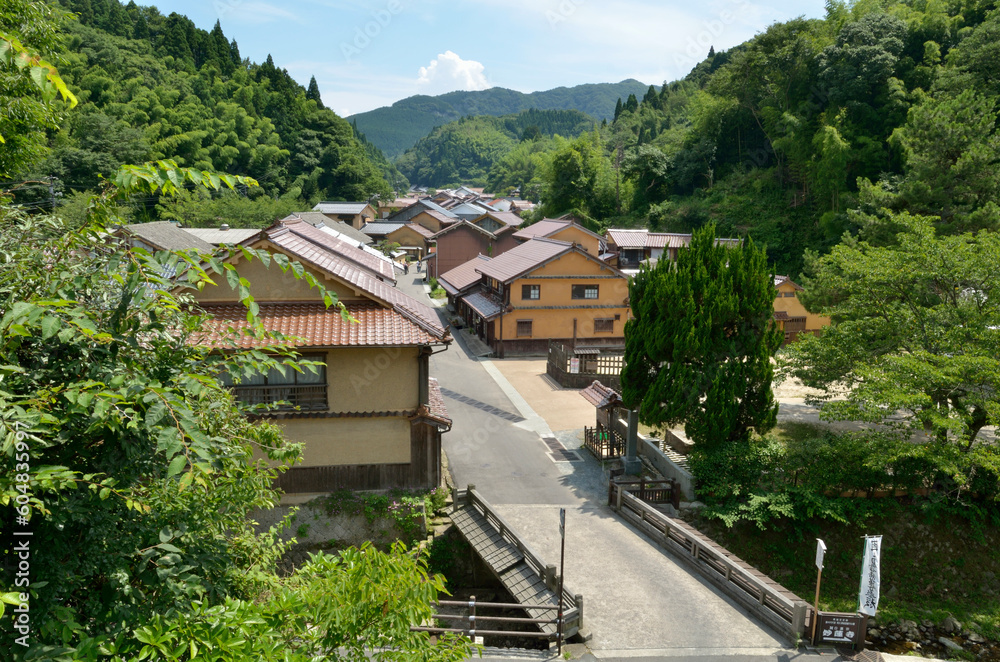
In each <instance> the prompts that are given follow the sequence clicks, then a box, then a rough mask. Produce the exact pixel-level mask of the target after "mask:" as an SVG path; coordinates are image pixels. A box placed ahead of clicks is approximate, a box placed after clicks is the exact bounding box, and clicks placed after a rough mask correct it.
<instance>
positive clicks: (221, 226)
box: [219, 223, 229, 232]
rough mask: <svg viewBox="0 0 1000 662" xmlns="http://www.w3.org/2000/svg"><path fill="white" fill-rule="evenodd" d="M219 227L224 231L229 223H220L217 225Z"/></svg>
mask: <svg viewBox="0 0 1000 662" xmlns="http://www.w3.org/2000/svg"><path fill="white" fill-rule="evenodd" d="M219 229H220V230H222V231H223V232H225V231H226V230H228V229H229V223H223V224H222V225H220V226H219Z"/></svg>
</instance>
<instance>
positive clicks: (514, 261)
mask: <svg viewBox="0 0 1000 662" xmlns="http://www.w3.org/2000/svg"><path fill="white" fill-rule="evenodd" d="M571 250H573V244H571V243H569V242H566V241H558V240H556V239H532V240H530V241H527V242H525V243H523V244H521V245H520V246H515V247H514V248H512V249H510V250H509V251H507V252H505V253H501V254H500V255H498V256H497V257H495V258H493V259H492V260H490V261H489V262H487V263H486V264H484V265H482V266H481V267H480V268H479V271H480V272H481V273H483V274H485V275H487V276H489V277H490V278H495V279H497V280H499V281H501V282H507V281H510V280H513V279H515V278H517V277H518V276H520V275H521V274H524V273H526V272H528V271H531V270H532V269H535V268H537V267H539V266H541V265H542V264H544V263H545V262H548V261H549V260H551V259H552V258H554V257H556V256H557V255H560V254H562V253H566V252H569V251H571Z"/></svg>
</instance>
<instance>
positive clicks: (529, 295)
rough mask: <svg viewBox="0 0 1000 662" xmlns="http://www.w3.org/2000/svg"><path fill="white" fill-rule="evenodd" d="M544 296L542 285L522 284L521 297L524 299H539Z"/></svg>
mask: <svg viewBox="0 0 1000 662" xmlns="http://www.w3.org/2000/svg"><path fill="white" fill-rule="evenodd" d="M541 297H542V286H541V285H522V286H521V298H522V299H524V300H528V299H531V300H533V301H537V300H538V299H540V298H541Z"/></svg>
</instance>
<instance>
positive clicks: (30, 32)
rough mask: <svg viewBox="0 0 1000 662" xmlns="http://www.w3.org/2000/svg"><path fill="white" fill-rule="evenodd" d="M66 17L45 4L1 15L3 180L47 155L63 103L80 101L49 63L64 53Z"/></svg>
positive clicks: (32, 2) (33, 2) (34, 1)
mask: <svg viewBox="0 0 1000 662" xmlns="http://www.w3.org/2000/svg"><path fill="white" fill-rule="evenodd" d="M64 15H65V12H63V11H62V10H59V9H53V8H52V7H51V6H50V5H49V4H48V3H45V2H40V1H39V0H29V1H24V2H14V3H10V5H9V6H5V7H4V9H3V11H2V12H0V98H2V99H3V101H4V102H3V103H2V104H0V178H4V179H7V178H9V177H11V176H13V175H15V174H17V173H19V172H20V171H21V170H23V169H25V168H28V167H31V166H32V165H34V164H35V163H36V162H38V161H39V160H40V159H41V158H42V157H43V156H44V153H45V131H46V130H48V129H54V128H56V127H57V126H58V122H59V119H60V110H61V105H60V104H59V103H58V101H57V97H60V96H61V97H62V99H63V100H64V101H66V102H67V103H68V104H69V105H70V106H75V105H76V103H77V99H76V97H75V96H74V95H73V93H72V92H70V91H69V88H67V87H66V84H65V82H63V79H62V78H61V77H60V76H59V72H58V71H57V70H56V68H55V67H54V66H53V65H51V64H50V63H49V62H47V61H46V60H45V58H46V57H48V56H50V55H51V54H53V53H55V52H56V50H57V49H58V47H59V35H58V30H57V28H58V24H59V21H61V20H62V19H63V17H64Z"/></svg>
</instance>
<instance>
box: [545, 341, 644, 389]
mask: <svg viewBox="0 0 1000 662" xmlns="http://www.w3.org/2000/svg"><path fill="white" fill-rule="evenodd" d="M591 349H592V350H593V351H595V352H597V353H593V354H581V355H579V356H577V355H576V354H574V352H573V349H572V348H571V347H567V346H566V345H563V344H561V343H558V342H555V341H551V340H550V341H549V357H548V363H547V365H546V368H545V372H546V374H548V376H549V377H551V378H552V379H554V380H556V382H558V383H559V385H560V386H563V387H565V388H587V387H588V386H590V385H591V384H592V383H594V381H595V380H596V381H599V382H601V383H602V384H604V385H605V386H607V387H608V388H612V389H614V390H616V391H618V392H621V390H622V380H621V373H622V366H623V365H624V360H625V354H624V350H622V349H617V348H614V349H612V348H606V349H603V350H602V349H601V348H597V347H595V348H591ZM574 358H576V359H578V361H579V370H578V371H577V372H570V368H571V365H572V363H571V362H572V359H574Z"/></svg>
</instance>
